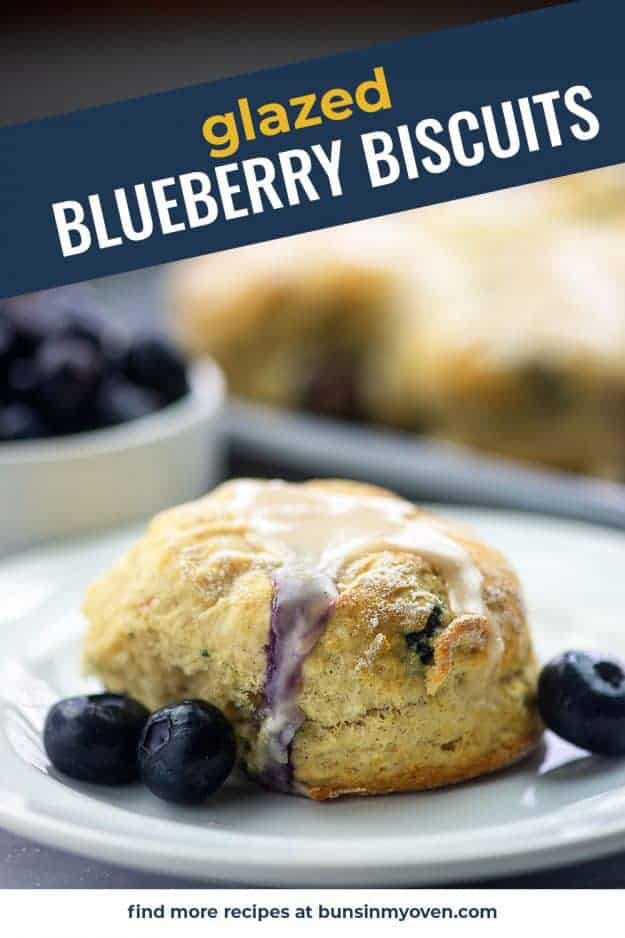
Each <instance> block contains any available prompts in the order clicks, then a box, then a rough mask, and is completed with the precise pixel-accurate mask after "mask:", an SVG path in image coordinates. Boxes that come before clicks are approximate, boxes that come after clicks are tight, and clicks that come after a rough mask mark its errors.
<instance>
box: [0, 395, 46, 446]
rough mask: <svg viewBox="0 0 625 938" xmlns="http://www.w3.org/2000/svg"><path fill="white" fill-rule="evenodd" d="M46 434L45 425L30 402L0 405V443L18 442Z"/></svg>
mask: <svg viewBox="0 0 625 938" xmlns="http://www.w3.org/2000/svg"><path fill="white" fill-rule="evenodd" d="M42 436H45V426H44V424H43V423H42V421H41V420H40V419H39V417H38V416H37V413H36V412H35V411H34V410H33V408H32V407H29V405H28V404H19V403H18V404H6V405H5V406H4V407H0V443H17V442H19V441H20V440H35V439H37V438H38V437H42Z"/></svg>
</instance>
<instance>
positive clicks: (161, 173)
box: [0, 2, 625, 297]
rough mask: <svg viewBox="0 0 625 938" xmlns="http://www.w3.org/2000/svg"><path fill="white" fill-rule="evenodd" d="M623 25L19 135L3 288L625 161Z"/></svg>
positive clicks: (1, 166) (4, 213)
mask: <svg viewBox="0 0 625 938" xmlns="http://www.w3.org/2000/svg"><path fill="white" fill-rule="evenodd" d="M624 25H625V14H624V13H623V10H622V6H621V4H618V3H615V2H609V3H608V2H594V3H590V2H580V3H572V4H568V5H564V6H561V7H554V8H550V9H548V10H544V11H539V12H535V13H528V14H523V15H521V16H515V17H509V18H506V19H502V20H494V21H491V22H489V23H486V24H481V25H478V26H472V27H468V28H461V29H450V30H445V31H442V32H439V33H435V34H431V35H427V36H422V37H418V38H415V39H411V40H404V41H401V42H397V43H390V44H384V45H381V46H378V47H375V48H372V49H369V50H366V51H358V52H354V53H347V54H343V55H339V56H333V57H331V58H327V59H319V60H315V61H310V62H305V63H302V64H298V65H292V66H287V67H284V68H280V69H274V70H271V71H265V72H260V73H256V74H251V75H245V76H241V77H238V78H234V79H228V80H225V81H220V82H213V83H210V84H205V85H198V86H195V87H192V88H185V89H182V90H178V91H172V92H168V93H166V94H159V95H152V96H149V97H145V98H141V99H136V100H133V101H128V102H124V103H120V104H113V105H108V106H106V107H99V108H94V109H91V110H86V111H81V112H78V113H74V114H69V115H66V116H61V117H56V118H51V119H48V120H43V121H37V122H33V123H30V124H23V125H20V126H16V127H9V128H6V129H2V130H0V252H1V257H2V264H1V266H0V297H1V296H11V295H15V294H19V293H22V292H26V291H29V290H36V289H41V288H45V287H49V286H54V285H59V284H63V283H70V282H75V281H81V280H87V279H90V278H94V277H102V276H105V275H107V274H112V273H118V272H121V271H125V270H132V269H136V268H139V267H147V266H152V265H156V264H162V263H165V262H168V261H173V260H177V259H180V258H184V257H190V256H193V255H198V254H204V253H209V252H212V251H220V250H223V249H225V248H231V247H236V246H238V245H243V244H248V243H250V242H254V241H264V240H268V239H271V238H278V237H282V236H285V235H290V234H294V233H298V232H303V231H309V230H312V229H315V228H322V227H326V226H331V225H337V224H341V223H344V222H349V221H353V220H357V219H363V218H369V217H374V216H378V215H384V214H387V213H391V212H398V211H402V210H405V209H409V208H414V207H417V206H422V205H427V204H431V203H435V202H441V201H448V200H451V199H456V198H459V197H462V196H467V195H472V194H475V193H478V192H486V191H491V190H494V189H499V188H504V187H507V186H515V185H520V184H523V183H527V182H532V181H535V180H539V179H544V178H548V177H552V176H560V175H565V174H567V173H572V172H578V171H582V170H586V169H591V168H595V167H599V166H604V165H608V164H613V163H618V162H621V161H625V122H624V121H623V116H622V115H623V91H624V87H625V82H624V78H623V64H622V63H623V53H622V36H623V32H624V30H623V26H624ZM76 80H77V81H78V80H80V76H77V78H76Z"/></svg>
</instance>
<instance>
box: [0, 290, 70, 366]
mask: <svg viewBox="0 0 625 938" xmlns="http://www.w3.org/2000/svg"><path fill="white" fill-rule="evenodd" d="M51 292H54V291H51ZM3 317H5V318H6V320H7V321H8V322H9V324H10V326H11V328H12V330H13V335H14V353H15V355H20V356H29V355H33V354H34V353H35V352H36V351H37V349H38V348H39V346H40V345H41V343H42V342H43V341H45V339H46V338H47V337H48V336H49V335H50V334H51V333H52V332H53V331H54V330H55V329H56V328H58V322H59V310H58V308H57V307H56V304H54V303H52V302H50V296H49V294H47V293H46V292H43V293H28V294H25V295H24V296H18V297H15V298H13V299H10V300H7V301H6V303H5V305H4V307H3Z"/></svg>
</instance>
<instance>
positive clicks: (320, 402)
mask: <svg viewBox="0 0 625 938" xmlns="http://www.w3.org/2000/svg"><path fill="white" fill-rule="evenodd" d="M300 404H301V406H302V407H303V408H304V409H305V410H310V411H311V412H312V413H316V414H322V415H324V416H328V417H345V418H347V419H349V420H360V419H361V418H362V408H361V406H360V401H359V397H358V387H357V381H356V371H355V368H354V365H353V363H349V362H345V361H342V360H341V359H340V358H339V360H335V361H327V362H325V363H322V364H320V365H319V366H318V367H317V368H315V369H314V370H313V371H312V372H311V373H310V374H309V376H308V380H307V381H306V383H305V387H304V390H303V394H302V398H301V401H300Z"/></svg>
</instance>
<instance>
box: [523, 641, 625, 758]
mask: <svg viewBox="0 0 625 938" xmlns="http://www.w3.org/2000/svg"><path fill="white" fill-rule="evenodd" d="M538 709H539V711H540V715H541V716H542V718H543V720H544V722H545V724H546V725H547V726H548V727H549V729H551V730H553V732H554V733H557V735H558V736H561V737H562V738H563V739H566V740H568V742H570V743H573V744H574V745H575V746H579V747H580V748H581V749H587V750H588V751H589V752H594V753H597V754H599V755H605V756H619V755H625V669H624V666H623V665H622V664H621V663H620V662H617V661H610V660H608V659H606V658H600V657H597V656H595V655H590V654H586V653H584V652H580V651H567V652H565V653H564V654H562V655H559V656H558V657H557V658H554V659H553V660H552V661H550V662H549V663H548V664H546V665H545V667H544V668H543V669H542V672H541V675H540V679H539V682H538Z"/></svg>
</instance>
